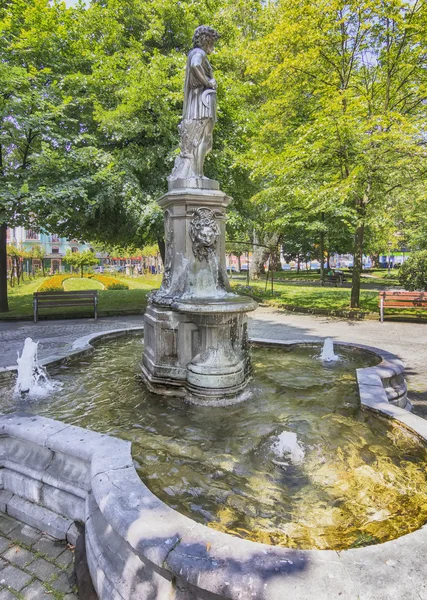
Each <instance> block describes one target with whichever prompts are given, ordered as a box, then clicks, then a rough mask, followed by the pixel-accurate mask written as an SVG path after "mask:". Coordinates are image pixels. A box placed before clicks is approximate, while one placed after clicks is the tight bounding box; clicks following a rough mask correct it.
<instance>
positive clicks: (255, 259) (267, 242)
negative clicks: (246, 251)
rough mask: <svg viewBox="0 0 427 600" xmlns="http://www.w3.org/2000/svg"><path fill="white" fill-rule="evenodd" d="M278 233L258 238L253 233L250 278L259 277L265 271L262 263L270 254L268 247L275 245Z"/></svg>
mask: <svg viewBox="0 0 427 600" xmlns="http://www.w3.org/2000/svg"><path fill="white" fill-rule="evenodd" d="M278 239H279V236H278V235H270V236H269V235H267V234H266V235H264V237H263V238H262V239H259V238H258V235H257V234H256V233H255V234H254V247H253V253H252V263H251V266H250V277H251V279H259V278H260V276H261V275H262V274H263V273H265V270H264V263H265V261H266V260H267V258H268V255H269V254H270V250H269V248H271V247H272V246H276V245H277V242H278Z"/></svg>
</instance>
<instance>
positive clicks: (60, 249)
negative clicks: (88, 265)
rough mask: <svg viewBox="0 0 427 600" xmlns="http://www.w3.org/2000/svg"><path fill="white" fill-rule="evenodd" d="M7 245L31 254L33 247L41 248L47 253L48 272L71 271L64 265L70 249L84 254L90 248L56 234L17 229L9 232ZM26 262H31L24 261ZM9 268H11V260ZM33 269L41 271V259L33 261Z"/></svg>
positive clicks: (44, 259) (27, 267) (25, 269)
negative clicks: (64, 259)
mask: <svg viewBox="0 0 427 600" xmlns="http://www.w3.org/2000/svg"><path fill="white" fill-rule="evenodd" d="M7 243H8V244H10V245H12V246H16V247H17V248H19V250H24V251H25V252H31V249H32V248H33V246H40V247H41V248H42V250H43V251H44V253H45V257H44V258H43V263H44V268H45V269H46V270H47V271H52V272H61V271H65V270H69V267H68V265H65V264H63V262H62V261H63V258H64V257H65V254H66V252H67V250H68V249H70V250H71V251H72V252H82V251H84V250H88V249H89V248H90V245H89V244H86V243H84V242H79V241H78V240H67V238H64V237H59V236H58V235H56V234H54V233H46V232H37V231H34V230H33V229H25V228H24V227H15V228H14V229H8V230H7ZM24 261H25V262H27V263H28V262H29V261H27V260H26V259H24ZM8 262H9V264H8V268H11V266H12V265H11V261H10V259H9V261H8ZM32 268H34V269H41V268H42V265H41V259H35V258H33V259H32ZM28 270H30V267H29V265H28V264H27V265H24V271H28Z"/></svg>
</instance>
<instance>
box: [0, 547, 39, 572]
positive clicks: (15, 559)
mask: <svg viewBox="0 0 427 600" xmlns="http://www.w3.org/2000/svg"><path fill="white" fill-rule="evenodd" d="M3 558H5V559H6V560H8V561H9V562H11V563H13V564H14V565H17V566H19V567H24V566H25V565H28V564H30V563H31V562H32V561H33V560H35V558H36V555H35V554H33V552H29V551H28V550H25V548H20V547H19V546H11V547H10V548H9V549H8V550H6V552H3Z"/></svg>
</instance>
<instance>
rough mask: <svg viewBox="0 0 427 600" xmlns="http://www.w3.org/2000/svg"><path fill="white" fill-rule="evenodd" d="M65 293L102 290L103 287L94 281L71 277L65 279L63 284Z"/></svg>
mask: <svg viewBox="0 0 427 600" xmlns="http://www.w3.org/2000/svg"><path fill="white" fill-rule="evenodd" d="M63 287H64V290H65V291H66V292H78V291H80V290H103V289H104V286H103V285H102V283H101V282H100V281H96V280H95V279H82V278H81V277H73V278H72V279H66V280H65V281H64V283H63Z"/></svg>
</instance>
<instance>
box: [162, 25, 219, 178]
mask: <svg viewBox="0 0 427 600" xmlns="http://www.w3.org/2000/svg"><path fill="white" fill-rule="evenodd" d="M218 39H219V34H218V33H217V32H216V31H215V29H212V27H207V26H205V25H202V26H200V27H197V29H196V31H195V32H194V36H193V48H192V49H191V50H190V52H189V54H188V59H187V67H186V72H185V85H184V110H183V115H182V121H181V124H180V126H179V132H180V135H181V151H180V154H179V156H178V157H177V158H176V160H175V166H174V169H173V171H172V175H171V176H170V177H169V181H173V180H176V179H189V178H197V179H199V178H203V163H204V161H205V156H206V154H207V153H208V152H210V150H211V149H212V132H213V128H214V125H215V121H216V81H215V79H214V78H213V73H212V67H211V65H210V63H209V60H208V55H209V54H211V52H212V51H213V48H214V43H215V42H216V40H218Z"/></svg>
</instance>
